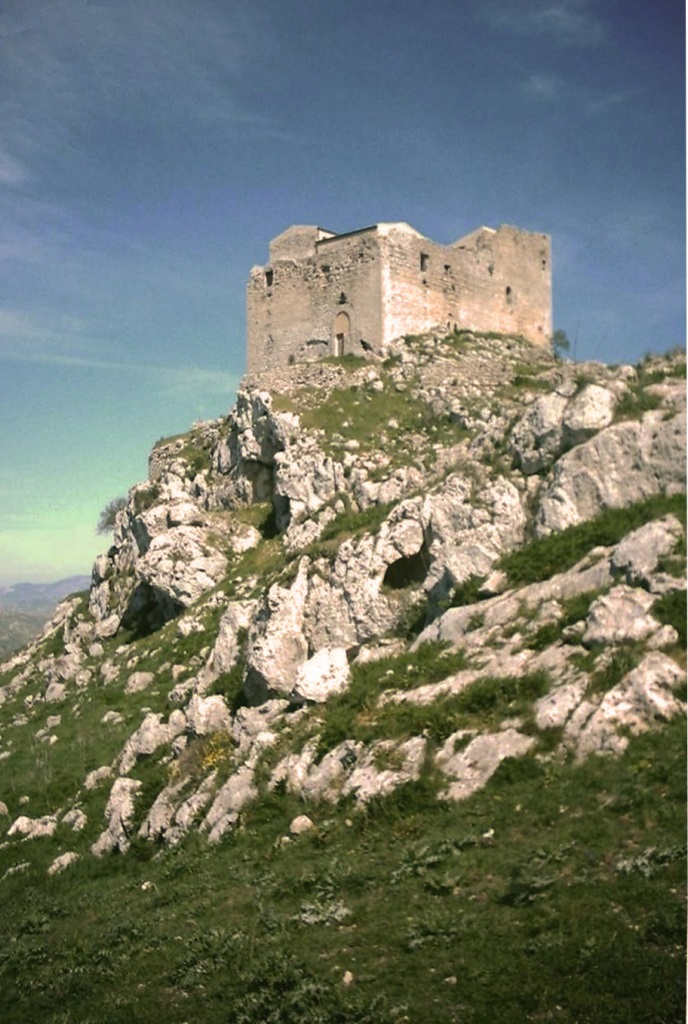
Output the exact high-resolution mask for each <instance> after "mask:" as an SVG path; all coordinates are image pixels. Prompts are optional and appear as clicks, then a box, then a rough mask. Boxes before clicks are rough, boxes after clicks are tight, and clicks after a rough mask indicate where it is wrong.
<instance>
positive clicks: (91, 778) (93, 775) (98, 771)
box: [84, 764, 114, 789]
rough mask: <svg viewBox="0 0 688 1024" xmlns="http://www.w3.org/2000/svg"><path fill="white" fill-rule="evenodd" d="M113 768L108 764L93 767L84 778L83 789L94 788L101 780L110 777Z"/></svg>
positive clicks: (103, 780)
mask: <svg viewBox="0 0 688 1024" xmlns="http://www.w3.org/2000/svg"><path fill="white" fill-rule="evenodd" d="M113 774H114V773H113V770H112V768H111V767H110V765H107V764H105V765H103V766H102V767H101V768H94V769H93V771H92V772H89V773H88V775H87V776H86V778H85V779H84V789H96V788H97V787H98V786H99V785H100V784H101V782H105V781H106V780H108V779H111V778H112V776H113Z"/></svg>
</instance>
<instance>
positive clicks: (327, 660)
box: [294, 647, 351, 704]
mask: <svg viewBox="0 0 688 1024" xmlns="http://www.w3.org/2000/svg"><path fill="white" fill-rule="evenodd" d="M350 679H351V673H350V671H349V663H348V661H347V657H346V650H345V649H344V648H343V647H323V648H321V650H319V651H317V652H316V653H315V654H314V655H313V657H312V658H309V659H308V661H307V662H305V663H304V664H303V665H301V667H300V668H299V670H298V672H297V673H296V682H295V683H294V695H295V696H297V697H299V698H302V699H303V700H311V701H315V702H316V703H318V704H321V703H322V702H323V701H326V700H327V699H328V697H332V696H333V695H334V694H336V693H341V692H342V691H343V690H345V689H346V687H347V686H348V685H349V681H350Z"/></svg>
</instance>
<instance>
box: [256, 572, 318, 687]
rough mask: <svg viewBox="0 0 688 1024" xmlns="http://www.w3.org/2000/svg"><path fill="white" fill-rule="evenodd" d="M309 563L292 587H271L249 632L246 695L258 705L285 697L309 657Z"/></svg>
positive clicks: (299, 573)
mask: <svg viewBox="0 0 688 1024" xmlns="http://www.w3.org/2000/svg"><path fill="white" fill-rule="evenodd" d="M307 567H308V560H307V559H302V560H301V562H300V564H299V570H298V573H297V576H296V579H295V580H294V582H293V584H292V586H291V587H281V586H278V585H277V584H275V585H274V586H272V587H271V588H270V590H269V591H268V594H267V599H266V602H265V605H264V607H263V608H262V609H261V611H260V613H259V614H258V615H257V616H256V617H255V618H254V620H253V622H252V624H251V628H250V629H249V636H248V646H247V674H246V687H245V688H246V693H247V696H248V697H249V700H250V702H251V703H254V704H260V703H261V702H262V701H263V700H265V699H266V697H267V696H269V695H285V696H286V695H288V694H290V693H291V691H292V690H293V688H294V683H295V682H296V675H297V672H298V670H299V668H300V667H301V665H303V664H304V662H305V661H306V660H307V658H308V643H307V641H306V638H305V636H304V635H303V615H304V604H305V600H306V594H307V591H308V576H307Z"/></svg>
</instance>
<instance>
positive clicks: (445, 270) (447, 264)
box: [444, 263, 451, 274]
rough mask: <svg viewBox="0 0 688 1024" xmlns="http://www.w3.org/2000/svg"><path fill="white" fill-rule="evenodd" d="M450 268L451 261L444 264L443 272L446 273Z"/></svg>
mask: <svg viewBox="0 0 688 1024" xmlns="http://www.w3.org/2000/svg"><path fill="white" fill-rule="evenodd" d="M450 270H451V263H445V264H444V272H445V274H448V273H449V271H450Z"/></svg>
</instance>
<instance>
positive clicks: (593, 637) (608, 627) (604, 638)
mask: <svg viewBox="0 0 688 1024" xmlns="http://www.w3.org/2000/svg"><path fill="white" fill-rule="evenodd" d="M654 600H655V599H654V597H653V596H652V594H648V593H647V591H645V590H641V589H640V588H639V587H628V586H626V585H625V584H621V585H620V586H618V587H614V589H613V590H612V591H610V593H609V594H604V595H603V596H602V597H598V598H597V600H596V601H593V603H592V604H591V606H590V609H589V611H588V618H587V623H586V627H585V633H584V634H583V638H582V639H583V643H584V644H585V646H586V647H592V646H593V645H595V644H619V643H624V642H625V641H629V640H630V641H636V640H646V639H647V638H648V637H649V636H651V635H652V633H654V632H655V631H656V630H657V629H658V628H659V623H658V622H657V620H656V619H653V618H652V616H651V615H650V614H649V611H650V609H651V608H652V605H653V604H654Z"/></svg>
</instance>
